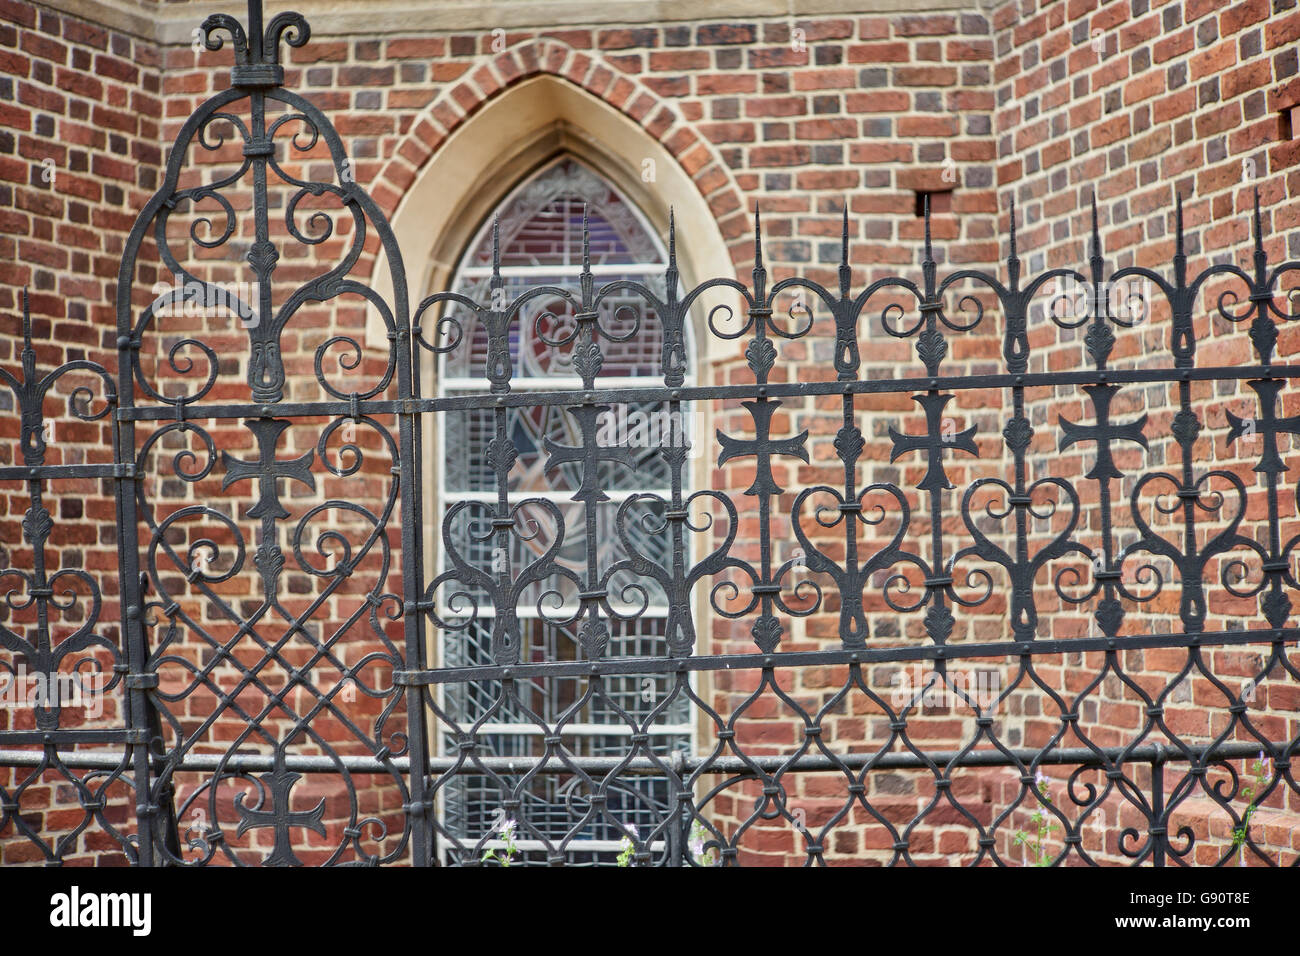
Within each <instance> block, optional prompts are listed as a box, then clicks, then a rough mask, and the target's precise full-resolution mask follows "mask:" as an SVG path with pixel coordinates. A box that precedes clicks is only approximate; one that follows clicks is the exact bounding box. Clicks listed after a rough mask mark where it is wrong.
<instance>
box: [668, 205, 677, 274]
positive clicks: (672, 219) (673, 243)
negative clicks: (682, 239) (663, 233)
mask: <svg viewBox="0 0 1300 956" xmlns="http://www.w3.org/2000/svg"><path fill="white" fill-rule="evenodd" d="M668 268H669V269H672V270H673V271H676V270H677V215H676V213H675V212H674V210H673V207H672V206H669V207H668Z"/></svg>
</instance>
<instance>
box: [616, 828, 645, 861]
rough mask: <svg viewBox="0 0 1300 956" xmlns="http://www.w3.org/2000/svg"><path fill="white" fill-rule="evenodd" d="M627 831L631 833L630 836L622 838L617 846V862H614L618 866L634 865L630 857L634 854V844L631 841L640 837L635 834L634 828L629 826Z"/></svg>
mask: <svg viewBox="0 0 1300 956" xmlns="http://www.w3.org/2000/svg"><path fill="white" fill-rule="evenodd" d="M628 829H629V830H630V831H632V836H625V837H623V839H622V840H621V841H619V844H618V849H619V853H618V860H617V861H616V862H617V863H618V865H619V866H635V865H636V864H635V863H633V862H632V855H633V854H634V853H636V844H635V843H634V842H633V840H634V839H635V838H636V837H638V836H640V834H638V833H637V832H636V827H634V826H630V825H629V826H628Z"/></svg>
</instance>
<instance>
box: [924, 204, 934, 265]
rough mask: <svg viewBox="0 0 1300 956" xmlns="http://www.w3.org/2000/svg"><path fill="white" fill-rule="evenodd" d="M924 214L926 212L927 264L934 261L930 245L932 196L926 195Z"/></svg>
mask: <svg viewBox="0 0 1300 956" xmlns="http://www.w3.org/2000/svg"><path fill="white" fill-rule="evenodd" d="M923 203H924V212H925V259H926V261H927V262H932V261H934V252H933V247H932V245H931V243H930V194H929V193H926V194H925V199H924V200H923Z"/></svg>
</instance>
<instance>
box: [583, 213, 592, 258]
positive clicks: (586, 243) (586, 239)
mask: <svg viewBox="0 0 1300 956" xmlns="http://www.w3.org/2000/svg"><path fill="white" fill-rule="evenodd" d="M582 271H583V272H590V271H591V232H590V230H588V228H587V204H586V203H583V204H582Z"/></svg>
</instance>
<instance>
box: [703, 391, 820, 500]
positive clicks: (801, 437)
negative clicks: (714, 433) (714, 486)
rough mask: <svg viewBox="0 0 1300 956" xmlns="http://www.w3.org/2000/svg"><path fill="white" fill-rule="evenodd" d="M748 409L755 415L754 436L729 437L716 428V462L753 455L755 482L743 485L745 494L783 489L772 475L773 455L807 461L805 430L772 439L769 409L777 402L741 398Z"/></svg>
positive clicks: (769, 493) (778, 406)
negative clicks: (746, 485)
mask: <svg viewBox="0 0 1300 956" xmlns="http://www.w3.org/2000/svg"><path fill="white" fill-rule="evenodd" d="M741 405H743V406H744V407H745V408H747V409H748V410H749V414H750V415H751V416H753V419H754V437H753V438H732V437H731V436H730V435H724V434H722V431H721V430H720V429H719V430H718V444H720V445H721V446H722V450H721V451H720V452H718V466H719V467H721V466H722V464H723V463H724V462H728V461H730V460H731V459H733V458H744V457H746V456H749V455H753V456H754V458H755V459H756V462H755V473H754V483H753V484H752V485H750V486H749V487H748V488H746V489H745V494H747V495H779V494H781V493H782V492H783V491H785V489H784V488H782V487H781V486H780V485H778V484H777V483H776V479H775V478H773V477H772V456H773V455H788V456H790V457H791V458H798V459H799V460H800V461H802V462H807V461H808V449H807V448H805V447H804V443H805V442H807V441H808V431H807V429H805V430H804V431H802V432H800V433H799V434H798V435H795V436H794V437H793V438H781V439H778V440H777V441H773V440H772V437H771V436H772V413H773V412H775V411H776V410H777V409H778V408H780V407H781V403H780V402H776V401H768V400H767V399H760V400H759V401H757V402H741Z"/></svg>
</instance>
